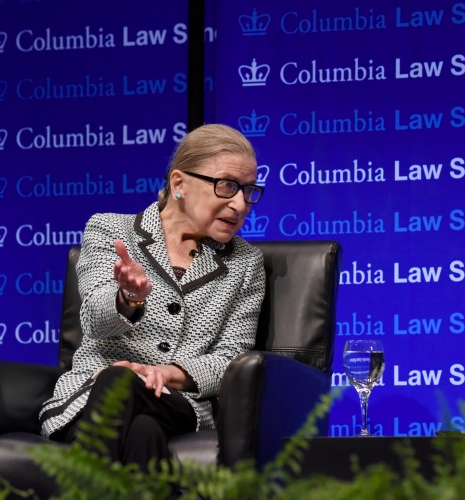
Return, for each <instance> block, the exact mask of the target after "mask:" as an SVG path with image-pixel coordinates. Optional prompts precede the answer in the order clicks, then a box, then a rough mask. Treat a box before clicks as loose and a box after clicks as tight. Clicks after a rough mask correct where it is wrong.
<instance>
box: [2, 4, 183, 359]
mask: <svg viewBox="0 0 465 500" xmlns="http://www.w3.org/2000/svg"><path fill="white" fill-rule="evenodd" d="M186 73H187V0H175V1H173V0H171V1H168V0H161V1H157V2H153V1H150V0H138V1H137V2H134V1H130V0H111V1H110V0H101V1H98V2H92V1H89V0H80V1H77V0H43V1H39V0H2V1H0V358H1V359H2V360H11V361H25V362H33V363H43V364H50V365H56V364H57V362H58V342H59V328H60V313H61V300H62V291H63V284H64V283H63V281H64V276H65V270H66V259H67V253H68V250H69V248H71V246H72V245H75V244H80V243H81V240H82V233H83V230H84V226H85V223H86V221H87V220H88V218H89V217H90V216H91V215H92V214H93V213H96V212H119V213H139V212H140V211H142V210H143V209H144V208H146V207H147V206H148V205H149V204H150V203H152V202H153V201H154V200H156V198H157V193H158V190H159V189H160V188H161V187H163V185H164V181H163V177H164V174H165V171H166V167H167V165H168V161H169V158H170V157H171V155H172V153H173V150H174V148H175V146H176V144H177V143H178V142H179V141H180V140H181V139H182V137H183V136H184V135H185V133H186V123H187V92H186V89H187V74H186Z"/></svg>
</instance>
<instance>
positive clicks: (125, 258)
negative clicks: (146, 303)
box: [113, 240, 152, 300]
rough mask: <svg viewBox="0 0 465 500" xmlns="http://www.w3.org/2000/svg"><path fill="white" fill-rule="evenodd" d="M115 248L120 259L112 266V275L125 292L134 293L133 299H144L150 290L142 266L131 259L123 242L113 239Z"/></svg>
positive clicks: (149, 284) (150, 287)
mask: <svg viewBox="0 0 465 500" xmlns="http://www.w3.org/2000/svg"><path fill="white" fill-rule="evenodd" d="M115 249H116V253H117V254H118V256H119V258H120V259H121V261H116V262H115V266H114V268H113V276H114V278H115V280H116V281H117V282H118V285H119V286H120V287H121V288H122V289H123V290H125V291H126V292H129V293H133V294H135V297H134V299H135V300H145V299H146V298H147V296H148V295H149V294H150V292H151V291H152V283H150V281H149V279H148V278H147V275H146V274H145V271H144V268H143V267H142V266H141V265H140V264H139V263H137V262H135V261H134V260H132V259H131V257H130V256H129V254H128V251H127V249H126V247H125V246H124V243H123V242H122V241H121V240H116V241H115Z"/></svg>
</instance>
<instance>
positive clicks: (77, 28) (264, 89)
mask: <svg viewBox="0 0 465 500" xmlns="http://www.w3.org/2000/svg"><path fill="white" fill-rule="evenodd" d="M207 7H208V9H207V21H206V30H205V40H206V70H205V93H206V106H205V111H206V115H205V116H206V121H207V122H215V121H217V122H222V123H227V124H229V125H232V126H234V127H236V128H238V129H240V130H242V131H243V132H244V133H245V134H246V135H247V136H248V137H249V138H250V140H251V141H252V143H253V144H254V146H255V147H256V149H257V151H258V162H259V166H260V169H259V182H260V183H262V184H263V185H264V186H265V187H266V193H265V196H264V198H263V200H262V201H261V202H260V204H259V205H257V206H256V207H254V210H253V211H252V212H251V214H250V217H249V218H248V220H247V221H246V224H245V225H244V228H243V230H242V236H244V237H245V238H247V239H249V240H250V241H257V240H265V239H266V240H297V239H335V240H338V241H340V242H341V243H342V245H343V247H344V266H343V273H342V276H341V286H340V296H339V307H338V325H337V343H336V355H335V366H334V368H335V375H334V376H333V385H334V386H341V385H345V384H346V380H345V378H344V376H343V374H342V365H341V356H342V349H343V345H344V342H345V341H346V340H348V339H354V338H375V339H379V340H381V341H382V342H383V345H384V348H385V351H386V371H385V374H384V376H383V379H382V381H381V383H380V385H379V386H378V387H376V388H375V389H374V391H373V394H372V398H371V401H370V417H371V421H370V423H371V430H372V432H375V433H377V434H382V435H404V434H410V435H428V434H432V433H434V432H435V430H436V429H438V428H439V427H444V426H446V425H452V427H454V428H456V429H460V430H465V423H464V420H463V418H462V416H461V415H460V413H459V411H458V408H457V407H456V404H455V403H456V401H457V400H458V399H459V398H460V397H461V396H462V391H463V384H464V382H465V362H464V359H463V358H464V356H463V350H464V349H463V347H464V340H463V336H464V334H465V300H464V291H465V290H464V288H465V250H464V248H465V246H464V244H463V243H464V232H465V202H464V193H465V189H464V187H465V150H464V131H463V127H464V126H465V100H464V97H463V88H464V86H463V82H464V81H465V46H464V43H463V40H464V30H465V3H463V2H454V1H451V2H446V1H439V0H436V1H430V0H423V1H420V0H414V1H410V2H405V1H401V2H398V4H392V2H387V1H378V2H369V1H366V0H360V1H358V2H353V1H344V2H342V1H336V0H333V1H332V2H323V1H321V0H314V1H312V2H308V1H296V0H289V1H287V2H272V3H270V2H265V1H263V0H256V1H254V2H250V1H245V0H237V1H236V2H224V1H222V0H221V1H218V2H208V3H207ZM186 25H187V1H185V0H176V1H175V2H173V1H171V2H168V1H166V0H165V1H158V2H156V3H154V2H150V1H149V0H138V1H137V2H134V1H133V2H130V1H128V0H112V1H111V2H110V1H107V0H105V1H103V0H102V1H100V2H90V1H88V0H85V1H80V2H76V1H75V0H49V1H34V0H31V1H21V0H3V1H2V2H0V357H1V359H5V360H15V361H30V362H35V363H44V364H56V363H57V352H58V347H57V340H58V330H59V318H60V308H61V292H62V288H63V278H64V273H65V260H66V253H67V250H68V248H69V247H70V246H71V245H72V244H77V243H80V241H81V237H82V231H83V228H84V224H85V221H86V220H87V219H88V218H89V217H90V215H91V214H93V213H95V212H108V211H117V212H125V213H137V212H139V211H141V210H142V209H144V208H145V207H146V206H147V205H148V204H150V203H151V202H152V201H153V200H154V199H155V198H156V195H157V191H158V190H159V188H160V187H162V185H163V180H162V178H163V175H164V172H165V169H166V166H167V163H168V160H169V157H170V156H171V154H172V152H173V149H174V147H175V146H176V144H177V143H178V141H179V140H180V139H181V138H182V136H183V135H184V133H185V132H186V122H187V119H186V117H187V112H186V108H187V99H186V96H187V94H186V85H187V83H186V82H187V76H186V73H187V26H186ZM438 392H441V393H442V394H443V395H444V397H445V400H446V401H447V402H448V404H449V406H450V407H451V410H452V415H451V416H450V417H449V418H447V419H444V418H443V416H442V414H441V411H440V404H439V403H438V399H437V393H438ZM359 424H360V416H359V407H358V399H357V396H356V393H355V390H353V389H352V388H348V389H347V390H346V391H345V393H344V397H343V399H342V401H339V402H338V403H336V405H335V407H334V409H333V411H332V425H331V435H334V436H339V435H353V434H355V433H357V432H358V431H359V430H360V427H359Z"/></svg>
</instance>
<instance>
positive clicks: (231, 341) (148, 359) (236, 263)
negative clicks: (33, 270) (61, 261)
mask: <svg viewBox="0 0 465 500" xmlns="http://www.w3.org/2000/svg"><path fill="white" fill-rule="evenodd" d="M116 239H121V240H122V241H123V242H124V244H125V245H126V248H127V249H128V252H129V255H130V256H131V257H132V259H134V260H135V261H137V262H139V263H140V264H141V265H142V266H143V267H144V269H145V272H146V274H147V277H148V278H149V279H150V281H151V282H152V285H153V289H152V292H151V293H150V295H149V296H148V297H147V301H146V306H145V310H144V312H143V314H142V315H141V317H140V318H139V319H138V320H137V321H135V322H134V323H133V322H131V321H130V320H128V319H126V318H125V317H124V316H123V315H121V314H119V313H118V311H117V309H116V294H117V290H118V284H117V282H116V281H115V280H114V279H113V266H114V263H115V261H116V260H117V259H118V256H117V254H116V252H115V249H114V241H115V240H116ZM199 250H200V251H199V254H198V255H197V256H196V257H195V258H194V260H193V261H192V263H191V265H190V266H189V268H188V269H187V271H186V272H185V274H184V275H183V277H182V279H181V280H180V281H178V280H177V279H176V277H175V275H174V272H173V269H172V267H171V264H170V261H169V258H168V253H167V249H166V245H165V239H164V235H163V229H162V226H161V221H160V215H159V211H158V203H153V204H152V205H151V206H150V207H148V208H147V209H146V210H145V211H144V212H142V213H140V214H139V215H137V216H135V215H121V214H111V213H107V214H96V215H94V216H93V217H92V218H91V219H90V220H89V222H88V223H87V225H86V229H85V231H84V237H83V245H82V249H81V255H80V258H79V261H78V264H77V267H76V271H77V274H78V278H79V292H80V295H81V298H82V307H81V326H82V330H83V334H84V336H83V341H82V345H81V347H79V349H77V351H76V353H75V354H74V357H73V367H72V370H70V371H69V372H67V373H65V374H64V375H62V376H61V377H60V378H59V380H58V382H57V384H56V387H55V391H54V394H53V397H52V399H50V400H48V401H47V402H45V403H44V405H43V409H42V411H41V414H40V418H41V422H42V434H43V435H44V436H46V437H48V436H49V435H50V434H51V433H52V432H55V431H57V430H59V429H61V428H62V427H63V426H65V425H66V424H67V423H68V422H70V421H71V420H72V419H73V418H74V417H75V416H76V415H77V414H78V413H79V412H80V411H81V410H82V408H83V407H84V405H85V404H86V401H87V398H88V395H89V392H90V388H91V387H92V384H93V380H89V378H90V377H91V376H92V375H93V374H95V373H96V372H97V371H98V370H100V369H102V368H105V367H108V366H111V365H112V364H113V363H115V362H116V361H125V360H127V361H130V362H137V363H143V364H149V365H156V364H176V365H178V366H180V367H181V368H183V369H184V370H185V371H186V372H187V373H188V374H189V375H190V376H191V377H192V378H193V380H194V382H195V383H196V385H197V388H198V391H197V392H180V394H182V396H184V397H185V398H186V399H187V400H188V401H189V403H190V404H191V405H192V407H193V409H194V411H195V413H196V415H197V430H202V429H213V428H214V427H215V424H214V421H213V416H212V401H213V400H214V399H215V398H216V397H217V396H218V390H219V386H220V382H221V378H222V377H223V374H224V371H225V369H226V367H227V365H228V364H229V363H230V362H231V360H232V359H234V358H235V357H237V356H239V355H240V354H242V353H244V352H246V351H248V350H250V349H251V348H252V347H253V345H254V342H255V333H256V328H257V321H258V315H259V312H260V307H261V303H262V300H263V296H264V292H265V272H264V267H263V256H262V254H261V252H260V251H259V250H258V249H257V248H256V247H254V246H252V245H250V244H249V243H247V242H246V241H245V240H243V239H242V238H240V237H238V236H234V237H233V238H232V240H231V241H230V242H229V243H227V244H222V243H219V242H216V241H214V240H212V239H205V240H203V242H202V244H201V246H200V247H199ZM173 304H178V305H179V306H180V307H179V306H175V307H173ZM170 306H171V307H170Z"/></svg>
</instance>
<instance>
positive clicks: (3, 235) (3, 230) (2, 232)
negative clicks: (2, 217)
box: [0, 226, 8, 247]
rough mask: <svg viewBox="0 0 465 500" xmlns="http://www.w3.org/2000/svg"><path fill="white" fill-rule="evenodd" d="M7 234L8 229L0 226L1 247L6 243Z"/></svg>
mask: <svg viewBox="0 0 465 500" xmlns="http://www.w3.org/2000/svg"><path fill="white" fill-rule="evenodd" d="M7 232H8V229H7V228H6V227H5V226H0V247H2V246H3V242H4V241H5V238H6V233H7Z"/></svg>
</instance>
